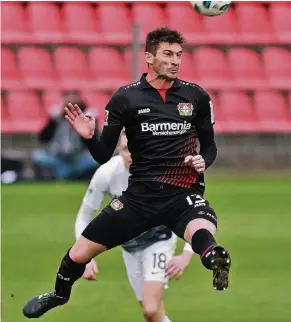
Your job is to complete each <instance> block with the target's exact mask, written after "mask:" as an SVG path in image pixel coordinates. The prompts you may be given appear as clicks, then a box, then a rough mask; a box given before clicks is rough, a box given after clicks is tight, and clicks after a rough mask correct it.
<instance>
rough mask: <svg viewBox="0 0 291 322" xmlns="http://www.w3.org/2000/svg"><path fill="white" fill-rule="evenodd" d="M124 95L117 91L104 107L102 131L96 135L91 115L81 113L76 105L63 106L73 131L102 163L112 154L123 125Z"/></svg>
mask: <svg viewBox="0 0 291 322" xmlns="http://www.w3.org/2000/svg"><path fill="white" fill-rule="evenodd" d="M123 100H124V97H123V95H121V94H120V90H119V91H117V92H116V93H115V94H114V95H113V96H112V98H111V99H110V101H109V103H108V104H107V105H106V107H105V122H104V127H103V131H102V133H101V135H100V137H98V135H97V131H95V127H96V124H95V119H94V117H93V116H90V115H85V114H84V113H82V111H81V110H80V108H79V107H78V106H77V105H74V106H73V105H72V104H68V106H67V107H65V113H66V116H65V117H66V119H67V120H68V122H69V123H70V124H71V125H72V127H73V128H74V129H75V131H76V132H77V133H78V134H79V135H80V136H81V137H82V138H83V139H84V143H85V144H86V145H87V147H88V149H89V151H90V153H91V155H92V157H93V158H94V159H95V160H96V161H97V162H98V163H99V164H104V163H105V162H107V161H108V160H109V159H110V158H111V157H112V155H113V152H114V150H115V148H116V145H117V142H118V139H119V136H120V132H121V130H122V128H123V125H124V115H123V114H124V106H125V104H124V101H123Z"/></svg>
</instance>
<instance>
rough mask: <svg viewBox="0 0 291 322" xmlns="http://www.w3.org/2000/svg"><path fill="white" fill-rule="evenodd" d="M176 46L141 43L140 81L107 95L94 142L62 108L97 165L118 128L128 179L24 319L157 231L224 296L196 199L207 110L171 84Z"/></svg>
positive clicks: (173, 38)
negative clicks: (196, 262) (91, 265)
mask: <svg viewBox="0 0 291 322" xmlns="http://www.w3.org/2000/svg"><path fill="white" fill-rule="evenodd" d="M183 44H184V39H183V37H182V35H181V34H180V33H178V32H177V31H175V30H171V29H169V28H159V29H156V30H154V31H152V32H150V33H149V34H148V35H147V39H146V48H145V61H146V63H147V64H148V73H147V74H144V75H142V77H141V79H140V80H139V81H138V82H136V83H133V84H130V85H126V86H123V87H121V88H120V89H119V90H118V91H117V92H116V93H114V95H113V96H112V98H111V100H110V101H109V103H108V104H107V106H106V107H105V122H104V129H103V131H102V134H101V136H100V137H99V138H98V137H97V134H96V133H95V120H94V118H93V117H92V116H90V115H85V114H83V113H82V111H81V110H80V109H79V107H78V106H77V105H74V106H73V105H71V104H69V105H68V106H67V107H66V108H65V112H66V119H67V120H68V122H69V123H70V124H71V125H72V127H73V128H74V129H75V131H76V132H77V133H78V134H79V135H80V136H81V137H82V138H83V139H84V141H85V143H86V144H87V146H88V149H89V151H90V152H91V154H92V156H93V157H94V159H95V160H96V161H98V163H99V164H103V163H105V162H107V161H108V160H109V159H110V158H111V156H112V154H113V152H114V150H115V147H116V144H117V142H118V139H119V135H120V132H121V130H122V128H123V127H125V131H126V135H127V138H128V147H129V151H130V153H131V157H132V164H131V166H130V174H131V176H130V179H129V183H128V188H127V190H126V191H124V192H123V194H122V195H121V196H120V197H119V198H117V199H114V200H112V202H111V203H110V204H109V205H108V206H107V207H105V208H104V209H103V210H102V212H101V214H100V215H99V216H97V217H96V218H94V219H93V220H92V221H91V223H90V224H89V225H88V226H87V227H86V229H85V230H84V231H83V233H82V235H81V236H80V237H79V239H78V240H77V242H76V243H75V244H74V245H73V246H72V248H70V249H69V250H68V252H67V253H66V255H65V256H64V258H63V260H62V261H61V264H60V266H59V269H58V272H57V278H56V283H55V289H54V290H53V291H52V292H50V293H45V294H42V295H40V296H38V297H34V298H32V299H31V300H30V301H28V302H27V304H26V305H25V306H24V308H23V313H24V315H25V316H26V317H29V318H38V317H40V316H41V315H43V314H44V313H45V312H47V311H48V310H50V309H52V308H54V307H56V306H59V305H63V304H65V303H66V302H67V301H68V300H69V298H70V294H71V289H72V286H73V284H74V282H75V281H76V280H78V279H79V278H80V277H81V276H82V274H83V273H84V270H85V267H86V264H87V263H88V262H89V261H90V260H91V259H92V258H93V257H95V256H96V255H99V254H100V253H102V252H104V251H105V250H108V249H111V248H113V247H116V246H118V245H121V244H123V243H125V242H126V241H128V240H130V239H132V238H134V237H136V236H138V235H140V234H141V233H143V232H144V231H146V230H149V229H150V228H152V227H155V226H159V225H165V226H167V227H168V228H169V229H171V230H172V231H173V232H174V233H175V234H176V235H178V236H179V237H180V238H183V239H184V240H185V241H186V242H188V243H189V244H191V245H192V248H193V251H194V252H195V253H197V254H199V255H200V257H201V262H202V264H203V265H204V266H205V267H206V268H207V269H209V270H212V272H213V287H214V289H216V290H225V289H227V287H228V275H229V269H230V265H231V259H230V256H229V253H228V251H227V250H226V249H225V248H224V247H223V246H221V245H218V244H217V243H216V240H215V238H214V235H215V232H216V229H217V217H216V214H215V211H214V209H213V208H212V207H211V206H210V204H209V202H208V201H207V200H205V199H204V197H203V194H204V172H205V170H207V168H208V167H209V166H210V165H211V164H212V163H213V162H214V160H215V158H216V154H217V148H216V144H215V140H214V130H213V124H214V113H213V106H212V102H211V99H210V97H209V95H208V94H207V93H206V91H205V90H203V89H202V88H201V87H200V86H198V85H197V84H194V83H190V82H188V81H184V80H180V79H179V78H178V74H179V68H180V65H181V62H182V56H183ZM197 141H199V145H200V148H199V149H198V146H197ZM153 322H160V321H153Z"/></svg>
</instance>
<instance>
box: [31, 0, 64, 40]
mask: <svg viewBox="0 0 291 322" xmlns="http://www.w3.org/2000/svg"><path fill="white" fill-rule="evenodd" d="M27 13H28V18H29V26H30V29H31V31H32V35H33V40H34V42H37V43H60V42H62V41H63V30H62V24H61V14H60V10H59V8H58V6H57V4H56V3H54V2H49V1H48V2H33V1H32V2H28V4H27Z"/></svg>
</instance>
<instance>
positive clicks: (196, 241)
mask: <svg viewBox="0 0 291 322" xmlns="http://www.w3.org/2000/svg"><path fill="white" fill-rule="evenodd" d="M178 198H179V203H178V204H179V209H175V211H179V212H180V215H177V216H176V222H175V224H174V225H172V226H171V227H169V228H171V229H172V230H173V231H174V232H175V233H176V234H177V235H178V236H179V237H181V238H183V239H184V240H185V241H186V242H188V243H189V244H191V245H192V249H193V251H194V252H195V253H197V254H199V255H200V258H201V262H202V264H203V265H204V266H205V267H206V268H207V269H209V270H212V271H213V287H214V289H217V290H225V289H227V287H228V274H229V269H230V265H231V259H230V255H229V253H228V251H227V250H226V249H225V247H224V246H222V245H218V244H217V242H216V240H215V237H214V235H215V233H216V228H217V217H216V214H215V211H214V210H213V208H212V207H211V206H210V205H209V203H208V201H207V200H205V199H203V198H202V196H200V195H199V194H191V195H187V196H183V195H181V196H179V197H178Z"/></svg>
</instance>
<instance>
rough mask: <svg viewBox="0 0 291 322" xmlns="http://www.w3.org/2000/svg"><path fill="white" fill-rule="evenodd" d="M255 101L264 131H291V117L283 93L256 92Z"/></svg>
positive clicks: (261, 127)
mask: <svg viewBox="0 0 291 322" xmlns="http://www.w3.org/2000/svg"><path fill="white" fill-rule="evenodd" d="M254 103H255V109H256V113H257V115H258V119H259V122H260V129H261V131H262V132H289V133H291V118H290V116H289V115H288V110H287V105H286V100H285V98H284V97H283V95H281V94H280V93H279V92H270V91H268V92H256V93H255V95H254Z"/></svg>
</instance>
